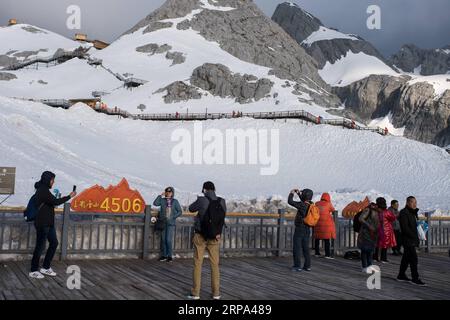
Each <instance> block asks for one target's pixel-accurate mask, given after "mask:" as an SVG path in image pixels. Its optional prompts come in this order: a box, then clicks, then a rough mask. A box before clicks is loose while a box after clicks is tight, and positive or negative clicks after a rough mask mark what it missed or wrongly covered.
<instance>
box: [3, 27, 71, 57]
mask: <svg viewBox="0 0 450 320" xmlns="http://www.w3.org/2000/svg"><path fill="white" fill-rule="evenodd" d="M0 40H1V41H0V55H7V56H9V57H14V58H16V59H17V60H19V61H23V60H25V59H31V58H35V57H48V56H51V55H53V54H54V53H55V52H56V51H57V50H58V49H66V50H74V49H76V48H78V47H80V43H79V42H76V41H73V40H70V39H67V38H65V37H63V36H61V35H59V34H56V33H54V32H51V31H48V30H45V29H42V28H38V27H35V26H32V25H28V24H17V25H13V26H8V27H0ZM34 51H39V52H37V53H32V52H34ZM22 52H30V55H29V56H28V57H25V56H23V55H18V54H20V53H22Z"/></svg>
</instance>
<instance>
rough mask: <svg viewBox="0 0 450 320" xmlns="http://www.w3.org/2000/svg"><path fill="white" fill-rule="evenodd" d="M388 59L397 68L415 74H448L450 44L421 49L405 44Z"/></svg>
mask: <svg viewBox="0 0 450 320" xmlns="http://www.w3.org/2000/svg"><path fill="white" fill-rule="evenodd" d="M389 60H390V61H391V63H392V64H394V65H395V66H396V67H397V68H398V69H401V70H403V71H404V72H408V73H414V74H416V75H424V76H431V75H437V74H450V45H448V46H445V47H443V48H439V49H421V48H419V47H417V46H415V45H413V44H407V45H404V46H402V47H401V48H400V51H399V52H397V53H395V54H393V55H392V57H391V58H390V59H389Z"/></svg>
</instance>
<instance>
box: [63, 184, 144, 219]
mask: <svg viewBox="0 0 450 320" xmlns="http://www.w3.org/2000/svg"><path fill="white" fill-rule="evenodd" d="M70 206H71V209H72V211H77V212H96V213H130V214H133V213H143V212H144V210H145V201H144V199H143V198H142V196H141V194H140V193H139V192H138V191H137V190H132V189H131V188H130V186H129V184H128V181H127V180H126V179H125V178H124V179H122V181H121V182H120V183H119V184H118V185H117V186H109V187H108V188H106V189H105V188H103V187H102V186H99V185H95V186H93V187H90V188H88V189H86V190H84V191H83V192H81V193H80V194H79V195H78V196H77V197H75V198H74V199H73V200H72V203H71V205H70Z"/></svg>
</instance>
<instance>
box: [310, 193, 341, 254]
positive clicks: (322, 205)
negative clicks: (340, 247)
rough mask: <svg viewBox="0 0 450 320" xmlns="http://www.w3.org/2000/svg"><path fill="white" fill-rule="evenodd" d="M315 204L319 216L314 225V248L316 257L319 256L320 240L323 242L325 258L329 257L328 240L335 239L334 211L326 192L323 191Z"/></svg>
mask: <svg viewBox="0 0 450 320" xmlns="http://www.w3.org/2000/svg"><path fill="white" fill-rule="evenodd" d="M316 206H317V207H318V208H319V211H320V218H319V221H318V222H317V225H316V226H315V227H314V240H315V241H314V248H315V250H316V257H319V256H320V240H323V241H324V243H325V258H327V259H333V258H332V257H331V250H330V242H331V239H336V227H335V225H334V219H333V212H334V211H335V209H334V207H333V204H332V203H331V197H330V195H329V194H328V193H324V194H323V195H322V198H321V199H320V201H318V202H316Z"/></svg>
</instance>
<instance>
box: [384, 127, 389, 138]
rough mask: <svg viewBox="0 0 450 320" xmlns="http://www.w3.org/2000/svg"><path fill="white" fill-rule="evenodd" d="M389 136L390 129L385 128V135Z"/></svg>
mask: <svg viewBox="0 0 450 320" xmlns="http://www.w3.org/2000/svg"><path fill="white" fill-rule="evenodd" d="M388 134H389V129H388V128H387V127H385V128H384V135H385V136H387V135H388Z"/></svg>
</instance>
